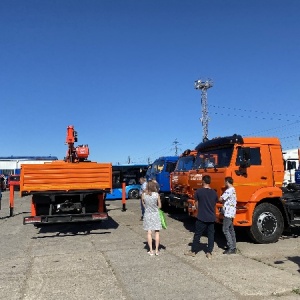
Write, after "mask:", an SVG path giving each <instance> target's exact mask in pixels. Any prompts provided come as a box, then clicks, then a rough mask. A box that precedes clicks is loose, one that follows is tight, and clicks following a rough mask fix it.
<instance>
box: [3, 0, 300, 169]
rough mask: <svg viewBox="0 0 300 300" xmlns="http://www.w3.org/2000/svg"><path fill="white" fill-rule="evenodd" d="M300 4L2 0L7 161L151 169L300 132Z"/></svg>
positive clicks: (292, 138) (285, 141)
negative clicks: (70, 136)
mask: <svg viewBox="0 0 300 300" xmlns="http://www.w3.org/2000/svg"><path fill="white" fill-rule="evenodd" d="M299 12H300V1H298V0H287V1H278V0H265V1H261V0H252V1H240V0H236V1H235V0H219V1H214V0H207V1H201V0H190V1H179V0H168V1H167V0H160V1H158V0H151V1H150V0H147V1H146V0H114V1H112V0H87V1H83V0H82V1H79V0H52V1H47V0H43V1H38V0H36V1H33V0H27V1H21V0H19V1H17V0H16V1H14V0H2V1H0V36H1V38H0V66H1V67H0V100H1V111H0V113H1V121H2V124H3V126H4V129H3V130H2V139H1V151H0V156H10V155H55V156H58V157H59V158H63V157H64V155H65V152H66V149H67V148H66V145H65V144H64V142H65V135H66V128H67V126H68V125H74V126H75V129H76V130H77V131H78V137H79V143H78V144H88V145H89V147H90V153H91V154H90V158H91V159H92V160H94V161H99V162H104V161H105V162H112V163H116V162H120V163H126V162H127V160H128V156H130V158H131V162H137V163H146V162H147V159H148V158H150V160H151V161H153V160H154V159H155V158H157V157H158V156H161V155H171V154H174V153H175V149H174V143H173V142H174V141H175V139H177V141H178V142H179V144H178V148H179V151H184V150H185V149H187V148H193V147H194V146H195V145H197V144H198V143H199V142H200V141H201V140H202V125H201V123H200V121H199V118H200V117H201V102H200V99H201V93H200V91H198V90H195V89H194V81H195V80H197V79H207V78H211V79H212V80H213V82H214V86H213V87H212V88H211V89H209V90H208V105H209V106H208V108H209V117H210V122H209V127H208V135H209V138H213V137H215V136H223V135H231V134H233V133H238V134H242V135H255V136H277V137H279V138H280V139H281V142H282V146H283V148H284V149H290V148H297V147H298V146H299V135H300V130H299V129H300V119H299V109H300V102H299V100H300V86H299V80H300V55H299V53H300V39H299V36H300V16H299Z"/></svg>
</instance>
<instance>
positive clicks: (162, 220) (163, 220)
mask: <svg viewBox="0 0 300 300" xmlns="http://www.w3.org/2000/svg"><path fill="white" fill-rule="evenodd" d="M158 212H159V218H160V223H161V226H162V228H163V229H167V221H166V216H165V213H164V212H163V211H162V210H161V209H160V208H159V209H158Z"/></svg>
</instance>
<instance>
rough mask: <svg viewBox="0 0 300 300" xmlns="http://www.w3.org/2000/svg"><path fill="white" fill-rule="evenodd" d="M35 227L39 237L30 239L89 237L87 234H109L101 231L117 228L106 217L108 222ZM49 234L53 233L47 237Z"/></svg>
mask: <svg viewBox="0 0 300 300" xmlns="http://www.w3.org/2000/svg"><path fill="white" fill-rule="evenodd" d="M35 227H36V228H38V229H39V231H38V232H37V234H38V235H40V236H35V237H32V239H40V238H54V237H65V236H74V235H89V234H109V233H111V232H110V231H103V229H104V230H109V229H116V228H118V227H119V224H118V223H117V222H116V221H115V220H113V219H112V218H111V217H108V220H106V221H102V222H90V223H82V222H78V223H61V224H43V225H39V226H35ZM99 230H102V231H99ZM49 233H53V234H52V235H48V234H49ZM43 234H47V235H43Z"/></svg>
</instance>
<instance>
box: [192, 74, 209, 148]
mask: <svg viewBox="0 0 300 300" xmlns="http://www.w3.org/2000/svg"><path fill="white" fill-rule="evenodd" d="M212 86H213V82H212V80H210V79H208V80H206V81H203V80H201V79H198V80H196V81H195V89H196V90H201V107H202V117H201V118H200V121H201V123H202V128H203V138H202V140H203V142H205V141H207V140H208V121H209V118H208V108H207V90H208V89H209V88H211V87H212Z"/></svg>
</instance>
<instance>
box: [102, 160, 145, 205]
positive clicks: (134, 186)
mask: <svg viewBox="0 0 300 300" xmlns="http://www.w3.org/2000/svg"><path fill="white" fill-rule="evenodd" d="M147 170H148V165H146V164H128V165H113V166H112V186H113V188H112V191H111V193H110V194H106V200H115V199H122V183H123V182H125V184H126V188H125V191H126V199H138V198H139V191H140V187H141V185H140V178H141V177H145V175H146V172H147Z"/></svg>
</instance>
